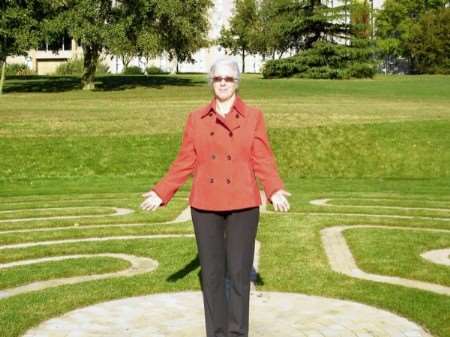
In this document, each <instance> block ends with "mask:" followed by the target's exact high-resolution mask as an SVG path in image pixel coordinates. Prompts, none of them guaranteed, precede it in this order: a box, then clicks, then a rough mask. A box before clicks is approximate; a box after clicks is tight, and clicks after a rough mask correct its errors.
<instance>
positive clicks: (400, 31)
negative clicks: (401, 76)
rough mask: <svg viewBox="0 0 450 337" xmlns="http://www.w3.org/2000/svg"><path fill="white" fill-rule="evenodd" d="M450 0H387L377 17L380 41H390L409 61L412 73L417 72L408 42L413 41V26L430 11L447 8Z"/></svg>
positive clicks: (401, 55)
mask: <svg viewBox="0 0 450 337" xmlns="http://www.w3.org/2000/svg"><path fill="white" fill-rule="evenodd" d="M448 5H450V0H423V1H417V0H385V2H384V4H383V8H382V10H381V11H379V12H378V14H377V15H376V36H377V38H378V40H380V39H390V42H389V44H390V45H393V44H394V42H393V41H394V40H396V41H395V45H397V47H396V48H395V51H396V52H397V53H398V55H390V57H396V56H400V57H404V58H406V59H408V60H409V65H410V68H411V70H412V71H416V67H415V63H414V62H415V59H414V57H412V54H411V50H410V48H409V46H408V41H410V39H411V32H412V29H413V26H414V25H415V24H416V23H417V22H418V21H419V20H420V17H421V16H422V15H423V14H424V13H425V12H426V11H427V10H430V9H438V8H445V7H446V6H448Z"/></svg>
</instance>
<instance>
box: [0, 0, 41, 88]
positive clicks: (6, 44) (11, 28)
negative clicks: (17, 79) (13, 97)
mask: <svg viewBox="0 0 450 337" xmlns="http://www.w3.org/2000/svg"><path fill="white" fill-rule="evenodd" d="M46 5H47V4H46V3H45V2H41V3H40V4H39V3H38V2H37V1H20V0H3V1H1V2H0V69H1V76H0V95H1V94H2V92H3V83H4V81H5V71H6V58H7V57H8V56H14V55H27V52H28V50H29V49H30V48H33V47H37V45H38V42H39V39H40V36H41V35H40V25H39V19H42V18H43V17H44V16H45V11H46V9H47V6H46Z"/></svg>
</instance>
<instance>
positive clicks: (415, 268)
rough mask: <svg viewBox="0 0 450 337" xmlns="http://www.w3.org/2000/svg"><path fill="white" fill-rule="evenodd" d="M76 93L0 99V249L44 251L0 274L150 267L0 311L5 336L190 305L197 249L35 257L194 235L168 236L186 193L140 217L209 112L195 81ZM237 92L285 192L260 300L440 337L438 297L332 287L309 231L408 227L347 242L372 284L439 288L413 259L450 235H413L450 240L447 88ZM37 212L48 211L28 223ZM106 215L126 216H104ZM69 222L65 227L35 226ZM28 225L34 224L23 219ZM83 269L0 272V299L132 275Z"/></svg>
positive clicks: (249, 78) (421, 80) (332, 277)
mask: <svg viewBox="0 0 450 337" xmlns="http://www.w3.org/2000/svg"><path fill="white" fill-rule="evenodd" d="M78 83H79V82H78V79H76V78H71V77H59V78H58V77H45V76H44V77H31V78H28V79H26V80H23V79H19V78H12V79H8V80H7V82H6V89H5V92H6V95H4V96H3V97H1V98H0V160H1V165H0V229H1V231H2V232H3V233H1V232H0V246H4V245H9V244H20V243H31V242H42V244H41V245H39V246H34V247H22V248H6V249H1V250H0V251H1V253H0V263H8V262H14V261H21V260H27V259H35V258H42V257H49V256H61V255H71V254H81V253H82V254H96V253H105V252H108V253H126V254H132V255H133V254H134V255H138V256H147V257H150V258H152V259H155V260H157V261H158V262H159V267H158V268H157V269H156V270H155V271H153V272H151V273H146V274H142V275H137V276H133V277H130V278H126V277H119V278H111V279H106V280H97V281H89V282H84V283H79V284H73V285H66V286H60V287H55V288H49V289H46V290H42V291H38V292H32V293H25V294H21V295H17V296H14V297H11V298H7V299H1V300H0V331H1V333H0V335H1V336H2V337H3V336H5V337H13V336H14V337H15V336H20V335H21V334H23V333H24V332H25V331H26V330H27V329H29V328H30V327H32V326H34V325H37V324H38V323H39V322H42V321H44V320H46V319H48V318H50V317H54V316H57V315H60V314H63V313H65V312H67V311H70V310H72V309H75V308H79V307H83V306H86V305H90V304H94V303H98V302H103V301H107V300H110V299H115V298H123V297H127V296H138V295H144V294H149V293H158V292H171V291H182V290H192V289H195V290H200V285H199V270H200V269H199V262H198V256H197V251H196V245H195V240H194V239H193V238H170V239H169V238H166V239H158V240H155V239H133V240H131V239H130V240H108V241H101V242H89V241H79V242H74V243H64V244H45V242H46V241H48V242H49V241H52V240H64V239H80V240H82V239H88V238H92V237H115V236H123V235H152V234H193V229H192V223H191V222H190V221H188V222H184V223H177V224H164V223H163V222H165V221H169V220H173V219H174V218H175V217H176V216H177V215H178V214H179V213H180V212H181V211H182V210H183V209H184V208H185V207H186V206H187V196H188V191H189V189H190V184H191V182H190V181H188V182H187V184H186V185H185V186H183V188H181V189H180V191H179V192H178V193H177V194H176V197H175V198H174V199H173V200H172V201H171V203H170V204H169V206H168V207H163V208H161V209H159V210H158V211H157V212H153V213H148V212H143V211H142V210H140V208H139V204H140V203H141V202H142V197H141V194H142V192H144V191H146V190H148V189H149V188H150V187H151V186H152V185H153V184H154V183H155V182H156V181H157V180H158V179H159V178H160V177H161V176H162V175H163V174H164V173H165V172H166V170H167V168H168V166H169V165H170V163H171V161H172V160H173V159H174V158H175V156H176V153H177V151H178V148H179V144H180V142H181V132H182V130H183V127H184V122H185V118H186V116H187V113H188V112H189V111H190V110H192V109H194V108H197V107H198V106H200V105H202V104H206V103H207V102H208V101H209V100H210V98H211V96H210V91H209V89H208V88H207V84H206V78H205V75H201V74H185V75H176V76H153V77H144V76H129V77H123V76H108V77H100V78H98V87H99V89H98V90H97V91H94V92H83V91H81V90H79V84H78ZM240 93H241V96H242V97H243V98H244V100H245V101H247V102H248V103H250V104H253V105H256V106H258V107H260V108H261V109H262V110H263V111H264V114H265V118H266V124H267V126H268V129H269V136H270V140H271V143H272V146H273V150H274V153H275V155H276V157H277V162H278V166H279V170H280V173H281V175H282V177H283V179H284V180H285V183H286V189H287V190H288V191H290V192H291V193H292V197H291V198H290V202H291V206H292V207H291V211H290V212H289V213H275V214H264V215H262V216H261V221H260V226H259V230H258V240H259V241H260V242H261V252H260V254H261V257H260V269H259V275H258V276H259V278H258V282H257V287H258V289H259V290H277V291H289V292H300V293H306V294H312V295H320V296H326V297H333V298H342V299H347V300H353V301H357V302H361V303H365V304H368V305H373V306H376V307H379V308H381V309H384V310H389V311H391V312H394V313H397V314H399V315H401V316H404V317H406V318H408V319H410V320H413V321H415V322H417V323H418V324H420V325H421V326H422V327H424V328H425V329H427V330H428V331H430V332H431V333H432V334H433V335H434V336H439V337H450V323H449V322H450V310H449V308H450V297H449V296H445V295H438V294H435V293H431V292H428V291H423V290H418V289H413V288H407V287H402V286H395V285H389V284H382V283H378V282H372V281H365V280H359V279H355V278H351V277H348V276H345V275H342V274H338V273H335V272H333V271H332V270H331V269H330V267H329V264H328V261H327V257H326V255H325V251H324V249H323V246H322V242H321V240H320V230H321V229H323V228H325V227H328V226H335V225H343V224H344V225H359V224H366V225H382V226H386V227H393V226H401V227H405V228H412V229H411V230H399V229H392V228H387V229H382V228H381V229H380V228H370V227H367V228H354V229H351V230H347V231H345V232H344V233H345V237H346V239H347V240H348V244H349V246H350V247H351V249H352V252H353V254H354V256H355V259H356V260H357V263H358V265H359V266H360V268H361V269H363V270H365V271H367V272H371V273H379V274H385V275H392V276H399V277H404V278H410V279H417V280H421V281H427V282H431V283H436V284H441V285H447V286H449V285H450V275H449V273H448V270H449V269H448V267H446V266H442V265H436V264H433V263H431V262H429V261H425V260H423V259H422V258H421V257H420V256H419V255H420V253H422V252H424V251H426V250H431V249H439V248H446V247H449V246H450V237H449V236H450V234H447V233H446V232H443V233H439V234H438V233H431V232H426V231H422V230H419V229H421V228H425V229H443V230H450V221H448V220H445V219H448V218H450V151H449V149H450V136H449V134H450V133H449V131H450V77H449V76H398V77H383V76H378V77H376V78H375V79H374V80H350V81H328V80H301V79H288V80H263V79H261V78H260V76H258V75H244V77H243V80H242V83H241V88H240ZM319 198H331V201H330V202H329V204H330V206H317V205H312V204H310V201H311V200H313V199H319ZM383 206H390V207H391V208H389V207H383ZM46 207H50V208H56V209H54V210H53V211H45V210H39V211H29V209H41V208H46ZM58 207H62V208H61V209H57V208H58ZM64 207H66V208H64ZM68 207H69V208H68ZM71 207H75V208H73V209H72V208H71ZM114 207H121V208H130V209H132V210H133V211H134V212H133V213H130V214H127V215H124V216H114V215H112V214H113V213H114ZM395 207H398V208H395ZM400 207H410V208H414V209H402V208H400ZM269 209H270V208H269ZM365 214H370V215H371V216H370V217H368V216H366V215H365ZM64 215H66V216H67V215H69V216H75V217H74V218H66V219H58V218H51V219H46V218H47V217H52V216H53V217H55V216H64ZM77 215H79V216H78V217H77ZM89 215H99V216H95V217H93V216H89ZM398 215H402V216H405V218H396V217H395V216H398ZM29 216H32V217H41V218H42V219H35V220H31V221H29V220H26V219H23V218H26V217H29ZM389 216H393V217H389ZM430 217H436V218H435V219H430ZM20 218H22V220H20V221H9V220H13V219H20ZM89 261H90V262H89V263H91V262H92V263H91V264H92V265H90V264H87V263H86V260H85V259H79V260H67V261H58V262H45V263H40V264H36V265H30V266H20V267H14V268H9V269H5V270H2V269H0V273H1V276H0V288H3V289H5V288H9V287H16V286H19V285H23V284H26V283H29V282H34V281H38V280H45V279H52V278H60V277H71V276H75V275H89V274H92V273H93V272H94V273H98V274H101V273H106V272H111V271H113V270H117V271H118V270H122V269H124V268H125V267H126V266H127V265H126V263H125V262H124V261H122V260H117V259H112V258H103V257H97V258H92V260H91V259H89ZM31 273H32V274H31ZM299 310H301V308H299Z"/></svg>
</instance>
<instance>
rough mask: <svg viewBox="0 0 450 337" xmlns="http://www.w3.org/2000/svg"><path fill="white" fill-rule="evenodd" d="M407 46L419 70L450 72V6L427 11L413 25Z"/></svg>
mask: <svg viewBox="0 0 450 337" xmlns="http://www.w3.org/2000/svg"><path fill="white" fill-rule="evenodd" d="M406 46H407V48H408V49H409V51H410V55H411V58H412V59H413V60H414V64H415V66H416V71H417V72H419V73H444V74H450V8H439V9H432V10H429V11H427V12H425V14H423V15H422V16H421V18H420V19H419V21H418V22H417V23H415V24H414V25H413V26H412V28H411V33H410V35H409V39H408V41H407V42H406Z"/></svg>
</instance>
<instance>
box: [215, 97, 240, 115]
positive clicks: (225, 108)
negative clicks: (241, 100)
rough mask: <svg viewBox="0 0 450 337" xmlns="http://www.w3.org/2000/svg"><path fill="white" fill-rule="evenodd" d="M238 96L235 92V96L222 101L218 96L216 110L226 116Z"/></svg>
mask: <svg viewBox="0 0 450 337" xmlns="http://www.w3.org/2000/svg"><path fill="white" fill-rule="evenodd" d="M235 97H236V94H233V96H231V97H230V98H228V99H226V100H224V101H221V100H219V99H218V98H217V97H216V111H217V112H218V113H219V114H220V115H222V116H225V115H226V114H227V113H228V112H229V111H230V108H231V106H232V105H233V103H234V99H235Z"/></svg>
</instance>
